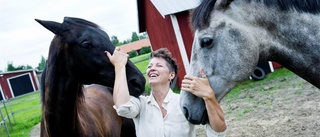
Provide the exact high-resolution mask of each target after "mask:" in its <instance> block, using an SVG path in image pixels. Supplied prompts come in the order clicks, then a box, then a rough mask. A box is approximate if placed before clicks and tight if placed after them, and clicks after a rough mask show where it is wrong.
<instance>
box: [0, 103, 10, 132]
mask: <svg viewBox="0 0 320 137" xmlns="http://www.w3.org/2000/svg"><path fill="white" fill-rule="evenodd" d="M1 102H2V103H3V102H4V101H3V100H2V101H1ZM0 114H1V118H2V121H1V122H3V125H4V128H5V129H6V132H7V135H8V137H10V133H9V130H8V127H7V124H6V120H5V119H4V116H3V114H2V109H1V108H0Z"/></svg>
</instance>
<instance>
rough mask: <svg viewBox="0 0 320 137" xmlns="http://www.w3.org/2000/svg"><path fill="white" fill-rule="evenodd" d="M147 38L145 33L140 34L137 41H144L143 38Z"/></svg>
mask: <svg viewBox="0 0 320 137" xmlns="http://www.w3.org/2000/svg"><path fill="white" fill-rule="evenodd" d="M147 37H148V34H147V32H142V34H141V35H139V39H145V38H147Z"/></svg>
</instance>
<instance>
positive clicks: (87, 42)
mask: <svg viewBox="0 0 320 137" xmlns="http://www.w3.org/2000/svg"><path fill="white" fill-rule="evenodd" d="M81 46H82V47H83V48H85V49H91V48H92V45H91V43H90V42H89V41H84V42H82V44H81Z"/></svg>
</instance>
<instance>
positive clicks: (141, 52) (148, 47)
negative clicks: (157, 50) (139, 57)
mask: <svg viewBox="0 0 320 137" xmlns="http://www.w3.org/2000/svg"><path fill="white" fill-rule="evenodd" d="M146 53H151V47H150V46H146V47H142V48H141V50H140V54H146Z"/></svg>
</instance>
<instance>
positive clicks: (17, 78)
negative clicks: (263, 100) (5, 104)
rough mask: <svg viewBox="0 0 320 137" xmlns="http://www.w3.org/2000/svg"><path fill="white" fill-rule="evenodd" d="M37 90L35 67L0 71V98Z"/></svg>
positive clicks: (37, 81)
mask: <svg viewBox="0 0 320 137" xmlns="http://www.w3.org/2000/svg"><path fill="white" fill-rule="evenodd" d="M37 90H39V80H38V77H37V74H36V70H35V69H28V70H18V71H9V72H2V73H0V100H4V99H8V98H14V97H16V96H19V95H23V94H26V93H30V92H34V91H37Z"/></svg>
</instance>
